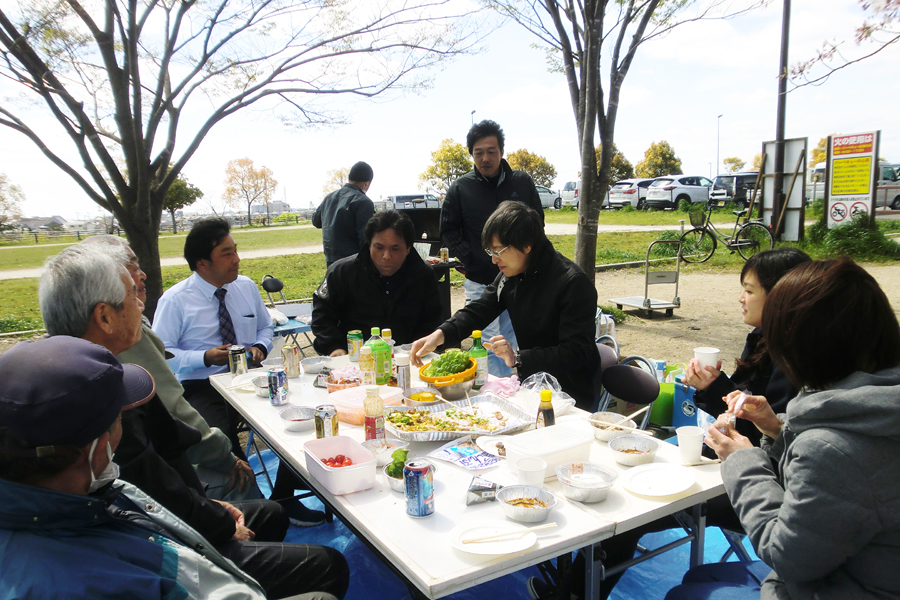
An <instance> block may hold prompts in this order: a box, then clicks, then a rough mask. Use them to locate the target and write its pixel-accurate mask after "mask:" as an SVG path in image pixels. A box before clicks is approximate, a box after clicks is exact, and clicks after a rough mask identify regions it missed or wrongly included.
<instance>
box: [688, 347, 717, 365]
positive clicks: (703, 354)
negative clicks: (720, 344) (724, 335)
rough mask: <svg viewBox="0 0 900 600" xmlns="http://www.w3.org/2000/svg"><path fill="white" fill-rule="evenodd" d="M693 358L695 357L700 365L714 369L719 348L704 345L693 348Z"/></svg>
mask: <svg viewBox="0 0 900 600" xmlns="http://www.w3.org/2000/svg"><path fill="white" fill-rule="evenodd" d="M694 358H696V359H697V360H698V361H699V362H700V364H701V365H702V366H704V367H712V368H714V369H715V368H716V365H717V364H718V362H719V349H718V348H706V347H703V348H694Z"/></svg>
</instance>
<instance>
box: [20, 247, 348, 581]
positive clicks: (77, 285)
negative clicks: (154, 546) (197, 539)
mask: <svg viewBox="0 0 900 600" xmlns="http://www.w3.org/2000/svg"><path fill="white" fill-rule="evenodd" d="M127 260H128V254H127V253H126V252H125V250H124V248H121V247H114V246H110V245H101V244H79V245H77V246H72V247H69V248H66V249H65V250H63V251H62V252H61V253H59V254H58V255H57V256H54V257H52V258H50V259H48V260H47V262H46V263H45V265H44V272H43V273H42V275H41V280H40V285H39V288H38V297H39V300H40V306H41V313H42V315H43V317H44V324H45V326H46V328H47V333H48V334H50V335H51V336H57V335H68V336H72V337H80V338H83V339H85V340H88V341H90V342H93V343H95V344H97V345H100V346H103V347H104V348H106V349H107V350H109V351H110V352H111V353H113V354H114V355H121V353H122V352H124V351H126V350H128V349H129V348H131V347H133V346H134V345H135V344H136V343H138V341H139V340H140V339H141V333H142V332H141V327H142V322H141V316H142V312H143V308H144V305H143V303H142V302H141V300H140V298H139V297H138V286H137V285H136V284H135V282H134V280H133V279H132V277H131V275H130V274H129V272H128V270H127V269H126V268H125V266H124V265H125V264H126V262H127ZM199 440H200V434H199V432H198V431H197V430H196V429H195V428H193V427H190V426H188V425H186V424H184V423H183V422H181V421H179V420H178V419H175V418H173V417H172V415H171V414H169V412H168V411H167V410H166V407H165V406H164V405H163V404H162V402H161V400H160V399H159V397H158V396H157V395H154V396H153V398H151V399H150V400H149V401H148V402H147V403H146V404H143V405H141V406H138V407H136V408H134V409H131V410H128V411H125V412H124V413H123V414H122V440H121V442H120V444H119V447H118V450H117V452H116V463H117V464H118V465H119V467H120V478H121V479H123V480H125V481H128V482H130V483H132V484H134V485H136V486H138V487H139V488H141V489H142V490H143V491H144V492H146V493H147V494H149V495H150V496H152V497H153V498H154V499H155V500H157V501H158V502H159V503H160V504H162V505H163V506H164V507H165V508H166V509H168V510H169V511H171V512H172V513H174V514H175V515H176V516H178V517H179V518H181V519H183V520H184V521H185V522H187V523H188V524H189V525H190V526H191V527H193V528H194V529H195V530H197V531H198V532H199V533H200V534H201V535H203V537H205V538H206V539H207V540H209V542H211V543H212V544H213V545H214V546H215V548H216V550H218V551H219V552H220V553H221V554H222V555H224V556H225V557H226V558H228V559H230V560H232V561H233V562H234V563H235V564H237V565H238V567H240V568H241V569H242V570H243V571H244V572H246V573H247V574H249V575H250V576H251V577H253V578H254V579H255V580H256V581H258V582H259V583H260V584H261V585H262V587H263V588H264V589H265V592H266V596H267V597H269V598H283V597H286V596H290V595H294V594H298V593H304V592H312V591H326V592H329V593H331V594H333V595H335V596H338V597H343V595H344V593H345V592H346V590H347V586H348V585H349V568H348V566H347V562H346V559H344V557H343V556H342V555H341V553H340V552H338V551H336V550H334V549H332V548H326V547H323V546H315V545H306V544H282V543H279V542H280V541H281V540H283V539H284V534H285V533H286V530H287V526H288V519H287V513H286V512H285V511H284V509H283V508H282V507H281V506H280V505H278V504H277V503H275V502H271V501H268V500H250V501H246V502H240V503H234V504H229V503H227V502H222V501H215V500H210V499H209V498H207V497H206V495H205V494H204V491H203V487H202V485H201V483H200V481H199V479H198V478H197V474H196V472H195V471H194V468H193V466H192V465H191V463H190V461H189V460H188V459H187V457H186V456H185V453H184V452H185V450H186V449H187V448H190V447H191V446H193V445H194V444H196V443H197V442H198V441H199Z"/></svg>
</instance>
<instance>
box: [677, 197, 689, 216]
mask: <svg viewBox="0 0 900 600" xmlns="http://www.w3.org/2000/svg"><path fill="white" fill-rule="evenodd" d="M691 206H692V205H691V201H690V200H685V199H684V198H682V199H681V200H679V201H678V212H683V213H686V212H691Z"/></svg>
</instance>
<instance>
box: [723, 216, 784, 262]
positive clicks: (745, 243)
mask: <svg viewBox="0 0 900 600" xmlns="http://www.w3.org/2000/svg"><path fill="white" fill-rule="evenodd" d="M731 246H732V247H734V248H736V249H737V251H738V253H739V254H740V255H741V256H743V257H744V260H747V259H748V258H750V257H751V256H753V255H754V254H756V253H757V252H759V251H760V250H771V249H772V248H774V247H775V238H773V237H772V232H771V231H769V228H768V227H766V226H765V225H763V224H762V223H747V224H746V225H744V226H743V227H741V229H740V230H739V231H738V232H737V236H736V237H735V239H734V241H733V242H732V243H731Z"/></svg>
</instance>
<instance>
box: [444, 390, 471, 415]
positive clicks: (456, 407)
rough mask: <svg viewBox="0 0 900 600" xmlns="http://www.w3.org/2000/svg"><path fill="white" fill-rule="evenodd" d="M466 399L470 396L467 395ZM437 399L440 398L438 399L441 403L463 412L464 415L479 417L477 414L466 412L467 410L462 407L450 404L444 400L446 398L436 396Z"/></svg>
mask: <svg viewBox="0 0 900 600" xmlns="http://www.w3.org/2000/svg"><path fill="white" fill-rule="evenodd" d="M466 397H468V395H467V396H466ZM435 398H438V399H439V400H440V401H441V402H443V403H444V404H449V405H450V406H452V407H453V408H455V409H456V410H461V411H462V412H463V413H465V414H467V415H469V416H470V417H475V416H477V415H476V414H475V413H470V412H466V410H465V409H464V408H463V407H462V406H457V405H455V404H453V403H452V402H450V401H449V400H446V399H444V398H443V397H441V396H435Z"/></svg>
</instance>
